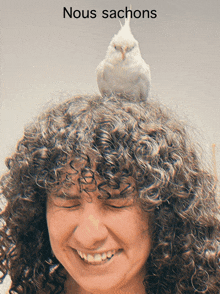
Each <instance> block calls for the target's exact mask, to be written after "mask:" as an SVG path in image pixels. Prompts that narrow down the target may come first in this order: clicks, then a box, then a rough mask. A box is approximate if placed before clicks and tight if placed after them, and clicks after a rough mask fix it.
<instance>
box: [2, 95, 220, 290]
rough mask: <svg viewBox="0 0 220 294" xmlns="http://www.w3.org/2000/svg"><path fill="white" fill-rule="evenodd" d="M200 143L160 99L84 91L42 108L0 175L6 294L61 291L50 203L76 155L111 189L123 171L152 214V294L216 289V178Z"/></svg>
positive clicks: (219, 279) (219, 271)
mask: <svg viewBox="0 0 220 294" xmlns="http://www.w3.org/2000/svg"><path fill="white" fill-rule="evenodd" d="M195 149H196V148H194V147H193V145H192V143H191V142H190V140H189V136H188V134H187V133H186V130H185V127H184V125H182V124H181V123H180V122H179V121H178V120H176V119H175V118H174V116H173V114H172V113H171V112H170V111H168V110H167V109H164V108H163V107H161V106H160V105H159V104H158V103H157V102H146V103H144V102H143V103H141V104H135V103H132V102H128V101H126V100H123V98H121V99H120V100H119V99H117V98H115V97H110V98H103V97H100V96H82V97H81V96H80V97H73V98H72V99H70V100H68V101H66V102H63V103H61V104H60V105H57V106H53V107H52V108H51V109H49V110H48V111H45V112H44V113H43V114H42V115H41V116H39V118H38V119H37V120H36V121H35V122H34V123H32V124H30V125H29V126H28V127H26V129H25V132H24V136H23V138H22V139H21V140H20V141H19V142H18V144H17V149H16V152H15V153H14V154H13V155H12V156H11V157H10V158H8V159H7V160H6V165H7V167H8V170H9V171H8V172H7V173H6V174H5V175H3V176H2V178H1V195H2V197H3V198H4V199H6V203H7V204H6V206H5V208H4V209H3V210H2V212H1V223H2V228H1V231H0V254H1V258H0V271H1V273H2V275H1V280H3V279H4V278H5V276H6V275H7V274H9V275H10V277H11V280H12V284H11V288H10V293H22V294H24V293H33V294H34V293H40V292H41V291H44V293H53V294H58V293H62V292H63V291H64V283H65V274H64V273H63V267H62V265H61V264H60V263H59V262H58V260H57V259H56V258H55V257H54V256H53V254H52V252H51V247H50V242H49V237H48V230H47V223H46V200H47V194H48V191H50V189H52V188H54V187H56V185H58V184H59V183H60V178H61V176H60V175H61V174H62V170H63V169H64V167H65V166H66V164H67V163H68V162H69V160H70V159H71V158H72V159H73V161H74V159H76V158H77V160H78V158H81V159H83V160H86V162H87V166H89V163H90V162H91V161H92V160H93V161H94V160H95V161H96V172H98V174H99V175H100V176H101V177H102V178H103V181H104V182H105V183H107V184H108V185H110V186H111V187H119V186H120V183H121V182H122V179H124V178H126V177H133V179H134V180H135V182H136V185H137V189H138V192H139V193H138V195H139V196H138V197H139V201H140V203H141V205H142V208H143V210H144V211H147V213H151V215H152V219H153V222H152V239H153V240H152V242H153V245H152V250H151V254H150V257H149V258H148V260H147V262H146V269H147V274H146V276H145V280H144V284H145V287H146V293H148V294H156V293H158V294H161V293H163V294H168V293H170V294H171V293H175V294H177V293H178V294H180V293H181V294H183V293H187V294H190V293H206V294H208V293H209V294H211V293H213V294H214V293H215V294H217V293H219V292H220V261H219V258H220V254H219V249H220V246H219V244H220V243H219V232H220V225H219V220H218V217H219V215H218V210H217V203H216V192H215V183H214V180H213V177H212V176H211V175H210V174H209V173H208V172H206V171H204V169H203V168H202V167H201V163H200V158H199V157H198V155H197V152H196V150H195ZM91 154H92V156H91ZM91 157H92V158H91ZM71 162H72V161H71ZM81 173H82V171H81ZM66 181H67V182H68V177H67V178H66ZM108 197H111V195H108Z"/></svg>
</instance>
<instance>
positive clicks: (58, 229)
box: [47, 208, 74, 248]
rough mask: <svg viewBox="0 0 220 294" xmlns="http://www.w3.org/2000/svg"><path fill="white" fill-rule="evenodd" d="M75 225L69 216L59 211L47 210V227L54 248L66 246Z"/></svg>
mask: <svg viewBox="0 0 220 294" xmlns="http://www.w3.org/2000/svg"><path fill="white" fill-rule="evenodd" d="M73 225H74V224H73V223H71V222H70V218H69V217H68V215H67V214H64V213H63V212H62V211H59V210H54V209H50V208H48V209H47V227H48V232H49V238H50V243H51V247H52V248H53V247H60V246H62V245H63V244H65V242H66V241H67V239H68V237H69V235H70V234H71V232H72V231H73V229H74V228H73Z"/></svg>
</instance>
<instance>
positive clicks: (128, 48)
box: [126, 46, 134, 52]
mask: <svg viewBox="0 0 220 294" xmlns="http://www.w3.org/2000/svg"><path fill="white" fill-rule="evenodd" d="M132 49H134V46H132V47H127V49H126V51H127V52H129V51H131V50H132Z"/></svg>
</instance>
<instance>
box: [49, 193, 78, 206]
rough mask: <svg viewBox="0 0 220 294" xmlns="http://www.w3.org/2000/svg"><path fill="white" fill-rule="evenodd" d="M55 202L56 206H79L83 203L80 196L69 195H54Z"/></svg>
mask: <svg viewBox="0 0 220 294" xmlns="http://www.w3.org/2000/svg"><path fill="white" fill-rule="evenodd" d="M53 202H54V204H55V205H56V206H58V207H63V208H78V207H80V205H81V201H80V197H69V196H66V195H58V196H55V197H53Z"/></svg>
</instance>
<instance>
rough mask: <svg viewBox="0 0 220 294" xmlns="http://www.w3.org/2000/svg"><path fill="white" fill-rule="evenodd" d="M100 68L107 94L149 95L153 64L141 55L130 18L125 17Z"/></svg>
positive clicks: (141, 98)
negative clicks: (150, 65) (151, 65)
mask: <svg viewBox="0 0 220 294" xmlns="http://www.w3.org/2000/svg"><path fill="white" fill-rule="evenodd" d="M96 72H97V83H98V87H99V90H100V92H101V94H102V95H103V96H111V95H112V94H114V95H118V96H122V97H125V98H127V99H129V100H136V101H145V100H146V99H147V97H148V95H149V91H150V85H151V74H150V67H149V65H148V64H146V63H145V61H144V60H143V58H142V57H141V52H140V49H139V44H138V41H137V40H136V39H135V38H134V36H133V35H132V33H131V29H130V18H127V19H125V23H124V25H121V29H120V30H119V32H118V33H117V34H116V35H114V36H113V38H112V40H111V42H110V44H109V46H108V49H107V52H106V56H105V59H104V60H103V61H101V63H100V64H99V65H98V67H97V69H96Z"/></svg>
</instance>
